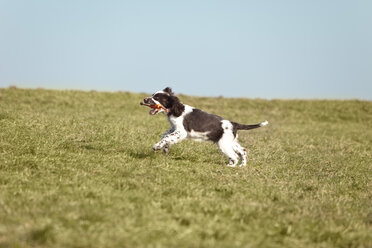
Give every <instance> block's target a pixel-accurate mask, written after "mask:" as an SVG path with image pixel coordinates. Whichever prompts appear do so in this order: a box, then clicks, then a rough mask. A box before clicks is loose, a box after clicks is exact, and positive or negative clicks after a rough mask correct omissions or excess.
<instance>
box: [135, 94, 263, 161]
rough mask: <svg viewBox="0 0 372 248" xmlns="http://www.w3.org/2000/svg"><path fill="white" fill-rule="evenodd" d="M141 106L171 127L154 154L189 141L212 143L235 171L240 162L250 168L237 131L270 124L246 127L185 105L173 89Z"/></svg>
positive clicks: (147, 98) (153, 96)
mask: <svg viewBox="0 0 372 248" xmlns="http://www.w3.org/2000/svg"><path fill="white" fill-rule="evenodd" d="M141 105H145V106H148V107H150V108H151V110H150V114H151V115H155V114H157V113H161V112H163V113H165V114H166V115H167V117H168V121H169V123H170V126H171V127H170V129H169V130H168V131H166V132H165V133H164V134H163V136H162V138H161V140H160V141H159V142H158V143H156V144H155V145H154V146H153V147H152V149H153V150H155V151H157V150H163V152H164V153H168V151H169V148H170V146H171V145H173V144H175V143H178V142H180V141H182V140H184V139H185V138H189V139H193V140H199V141H212V142H214V143H216V144H217V145H218V147H219V149H220V151H221V152H222V153H223V154H225V155H226V156H227V157H228V158H229V163H228V164H227V166H230V167H235V166H236V165H237V163H238V161H239V158H240V159H241V164H240V166H246V165H247V151H246V149H245V148H243V147H242V146H241V145H240V144H239V143H238V134H237V131H238V130H249V129H254V128H258V127H262V126H265V125H267V124H268V121H264V122H261V123H258V124H254V125H244V124H239V123H236V122H232V121H229V120H226V119H224V118H222V117H220V116H217V115H213V114H209V113H206V112H204V111H202V110H200V109H197V108H193V107H191V106H189V105H186V104H183V103H181V102H180V100H179V99H178V97H176V96H175V95H174V93H173V92H172V89H171V88H169V87H167V88H165V89H164V90H161V91H158V92H156V93H154V94H153V95H152V96H151V97H146V98H145V99H144V100H143V102H141Z"/></svg>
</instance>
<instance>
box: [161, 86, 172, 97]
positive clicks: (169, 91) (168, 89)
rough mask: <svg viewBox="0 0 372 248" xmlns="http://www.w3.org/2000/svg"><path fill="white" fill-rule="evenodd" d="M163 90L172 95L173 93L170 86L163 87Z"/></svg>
mask: <svg viewBox="0 0 372 248" xmlns="http://www.w3.org/2000/svg"><path fill="white" fill-rule="evenodd" d="M163 91H164V92H167V93H168V94H169V95H174V93H173V91H172V88H170V87H167V88H165V89H164V90H163Z"/></svg>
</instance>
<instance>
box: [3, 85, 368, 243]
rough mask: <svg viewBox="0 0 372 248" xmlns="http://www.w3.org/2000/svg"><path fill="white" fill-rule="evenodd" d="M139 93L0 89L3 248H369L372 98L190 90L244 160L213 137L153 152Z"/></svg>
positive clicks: (152, 131)
mask: <svg viewBox="0 0 372 248" xmlns="http://www.w3.org/2000/svg"><path fill="white" fill-rule="evenodd" d="M144 96H145V95H144V94H132V93H127V92H118V93H104V92H78V91H50V90H23V89H17V88H8V89H0V247H327V248H328V247H372V200H371V199H372V128H371V127H372V103H371V102H367V101H358V100H352V101H330V100H311V101H310V100H307V101H303V100H286V101H285V100H271V101H268V100H260V99H254V100H253V99H226V98H198V97H190V96H184V95H181V96H180V99H181V101H183V102H185V103H188V104H190V105H193V106H196V107H199V108H202V109H204V110H206V111H209V112H212V113H215V114H218V115H221V116H224V117H226V118H228V119H231V120H234V121H237V122H241V123H256V122H259V121H263V120H265V119H267V120H269V121H270V125H269V126H267V127H264V128H260V129H256V130H252V131H240V133H239V135H240V141H241V144H242V145H243V146H245V147H246V148H247V149H248V151H249V154H248V166H247V167H245V168H227V167H226V166H225V164H226V163H227V160H226V158H225V157H224V156H223V155H222V154H220V152H219V151H218V148H217V146H215V145H214V144H212V143H205V142H204V143H196V142H191V141H186V142H182V143H180V144H177V145H175V146H174V147H172V149H171V151H170V153H169V155H167V156H164V155H162V154H161V153H154V152H153V151H152V150H151V147H152V145H153V144H154V143H156V142H157V141H158V139H159V137H160V136H161V134H162V133H163V132H164V131H165V130H166V129H167V128H168V125H169V124H168V123H167V121H166V119H165V117H164V116H162V115H158V116H149V115H148V109H146V108H144V107H141V106H139V102H140V100H141V99H142V98H143V97H144Z"/></svg>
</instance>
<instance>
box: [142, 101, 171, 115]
mask: <svg viewBox="0 0 372 248" xmlns="http://www.w3.org/2000/svg"><path fill="white" fill-rule="evenodd" d="M140 104H141V105H143V106H147V107H149V108H151V110H150V112H149V114H150V115H156V114H157V113H159V112H160V110H162V109H164V110H165V111H166V112H168V109H166V108H165V107H164V106H163V105H160V104H148V103H144V102H141V103H140Z"/></svg>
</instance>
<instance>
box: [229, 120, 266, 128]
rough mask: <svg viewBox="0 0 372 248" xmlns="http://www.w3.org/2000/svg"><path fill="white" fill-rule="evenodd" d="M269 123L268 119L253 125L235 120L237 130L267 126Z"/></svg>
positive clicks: (234, 124)
mask: <svg viewBox="0 0 372 248" xmlns="http://www.w3.org/2000/svg"><path fill="white" fill-rule="evenodd" d="M267 124H269V122H268V121H264V122H261V123H258V124H253V125H244V124H239V123H236V122H233V126H234V129H235V130H250V129H255V128H259V127H263V126H266V125H267Z"/></svg>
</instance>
